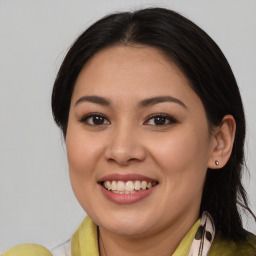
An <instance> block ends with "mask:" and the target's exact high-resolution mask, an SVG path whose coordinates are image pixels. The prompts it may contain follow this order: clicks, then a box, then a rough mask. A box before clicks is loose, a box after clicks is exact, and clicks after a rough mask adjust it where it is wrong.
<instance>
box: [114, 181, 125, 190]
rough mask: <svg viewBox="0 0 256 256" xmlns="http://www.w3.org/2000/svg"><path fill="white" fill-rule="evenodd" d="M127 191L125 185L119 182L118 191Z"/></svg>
mask: <svg viewBox="0 0 256 256" xmlns="http://www.w3.org/2000/svg"><path fill="white" fill-rule="evenodd" d="M124 189H125V183H124V182H123V181H121V180H119V181H118V182H117V187H116V190H118V191H121V192H123V191H124Z"/></svg>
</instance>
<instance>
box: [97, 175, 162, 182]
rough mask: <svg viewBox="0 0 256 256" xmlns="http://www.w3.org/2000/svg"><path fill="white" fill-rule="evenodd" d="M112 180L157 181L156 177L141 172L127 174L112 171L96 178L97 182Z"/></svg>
mask: <svg viewBox="0 0 256 256" xmlns="http://www.w3.org/2000/svg"><path fill="white" fill-rule="evenodd" d="M108 180H109V181H112V180H116V181H119V180H120V181H124V182H126V181H136V180H140V181H144V180H145V181H147V182H157V180H156V179H153V178H150V177H147V176H144V175H141V174H136V173H128V174H119V173H112V174H108V175H106V176H103V177H102V178H100V179H99V180H98V182H99V183H101V182H104V181H108Z"/></svg>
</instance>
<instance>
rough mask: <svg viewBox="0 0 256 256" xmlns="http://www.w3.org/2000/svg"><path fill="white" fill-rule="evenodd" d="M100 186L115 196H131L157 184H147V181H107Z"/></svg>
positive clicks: (154, 182)
mask: <svg viewBox="0 0 256 256" xmlns="http://www.w3.org/2000/svg"><path fill="white" fill-rule="evenodd" d="M101 185H102V186H103V187H104V188H105V189H106V190H109V191H111V192H113V193H116V194H133V193H137V192H140V191H145V190H148V189H150V188H152V187H154V186H156V185H158V182H156V181H153V182H148V181H145V180H143V181H140V180H135V181H131V180H129V181H126V182H124V181H121V180H112V181H111V180H107V181H104V182H102V183H101Z"/></svg>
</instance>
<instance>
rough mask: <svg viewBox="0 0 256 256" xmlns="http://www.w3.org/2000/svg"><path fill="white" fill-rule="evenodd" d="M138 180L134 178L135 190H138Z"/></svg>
mask: <svg viewBox="0 0 256 256" xmlns="http://www.w3.org/2000/svg"><path fill="white" fill-rule="evenodd" d="M140 183H141V182H140V181H139V180H136V181H135V182H134V188H135V190H140Z"/></svg>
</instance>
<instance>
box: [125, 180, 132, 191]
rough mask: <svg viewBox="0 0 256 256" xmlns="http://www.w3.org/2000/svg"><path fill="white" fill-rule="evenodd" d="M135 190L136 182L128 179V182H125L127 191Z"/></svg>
mask: <svg viewBox="0 0 256 256" xmlns="http://www.w3.org/2000/svg"><path fill="white" fill-rule="evenodd" d="M132 190H134V184H133V182H132V181H127V182H126V184H125V191H128V192H130V191H132Z"/></svg>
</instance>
